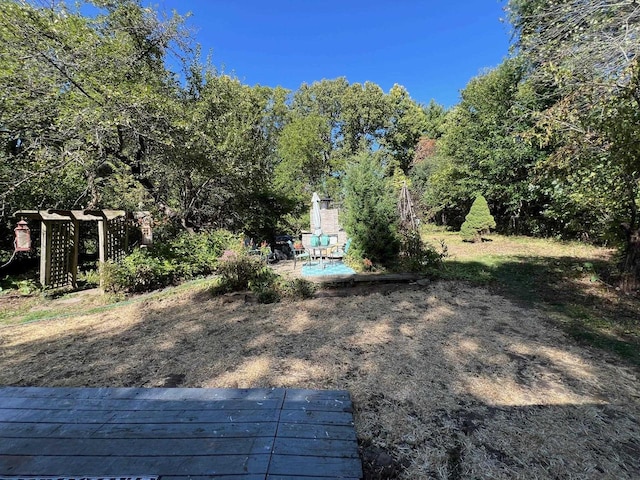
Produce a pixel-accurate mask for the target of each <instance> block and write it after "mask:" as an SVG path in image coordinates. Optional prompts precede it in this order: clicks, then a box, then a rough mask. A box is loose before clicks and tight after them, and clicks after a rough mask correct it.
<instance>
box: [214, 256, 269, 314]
mask: <svg viewBox="0 0 640 480" xmlns="http://www.w3.org/2000/svg"><path fill="white" fill-rule="evenodd" d="M216 271H217V273H218V275H219V276H220V279H219V283H218V285H217V286H216V287H214V289H213V292H214V293H227V292H236V291H242V290H251V291H252V292H253V293H254V294H256V296H257V298H258V301H260V302H261V303H273V302H276V301H278V300H279V299H280V295H279V292H278V288H277V283H276V282H277V279H278V275H277V274H276V273H275V272H274V271H273V270H272V269H271V268H270V267H269V266H268V265H266V264H265V263H264V262H263V261H262V259H261V258H260V257H257V256H253V255H248V254H247V253H246V252H245V251H240V252H236V251H234V250H227V251H225V252H224V253H223V254H222V256H221V257H220V259H219V261H218V267H217V270H216Z"/></svg>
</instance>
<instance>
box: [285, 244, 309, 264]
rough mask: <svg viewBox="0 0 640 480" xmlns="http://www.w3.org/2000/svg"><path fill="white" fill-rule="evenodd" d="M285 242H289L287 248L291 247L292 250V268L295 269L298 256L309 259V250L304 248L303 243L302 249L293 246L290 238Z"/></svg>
mask: <svg viewBox="0 0 640 480" xmlns="http://www.w3.org/2000/svg"><path fill="white" fill-rule="evenodd" d="M287 243H288V244H289V248H291V251H292V252H293V269H294V270H295V268H296V263H297V261H298V259H299V258H300V259H305V258H306V259H309V258H310V255H309V250H307V249H305V248H304V245H303V247H302V249H299V248H295V247H294V245H293V242H292V241H291V240H289V241H288V242H287ZM307 263H308V262H307ZM303 265H304V264H303Z"/></svg>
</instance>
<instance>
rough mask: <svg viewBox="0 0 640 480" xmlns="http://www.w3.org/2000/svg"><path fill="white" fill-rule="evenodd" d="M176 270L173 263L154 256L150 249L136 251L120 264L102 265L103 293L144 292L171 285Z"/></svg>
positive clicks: (107, 263) (108, 263)
mask: <svg viewBox="0 0 640 480" xmlns="http://www.w3.org/2000/svg"><path fill="white" fill-rule="evenodd" d="M176 270H177V269H176V265H175V263H172V262H171V261H169V260H167V259H165V258H160V257H156V256H154V253H153V251H152V250H151V249H137V250H134V251H133V253H131V254H130V255H127V256H126V257H125V258H124V259H123V260H122V261H121V262H120V263H117V264H116V263H113V262H106V263H103V264H102V265H101V267H100V275H101V278H102V286H103V288H104V289H105V291H108V292H145V291H148V290H153V289H156V288H161V287H165V286H167V285H170V284H172V283H173V282H174V280H175V279H176Z"/></svg>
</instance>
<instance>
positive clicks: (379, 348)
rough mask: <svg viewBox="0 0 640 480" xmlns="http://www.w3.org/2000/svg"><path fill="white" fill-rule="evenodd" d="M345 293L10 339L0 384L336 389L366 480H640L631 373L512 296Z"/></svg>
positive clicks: (442, 291) (80, 321) (409, 288)
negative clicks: (343, 392) (344, 399)
mask: <svg viewBox="0 0 640 480" xmlns="http://www.w3.org/2000/svg"><path fill="white" fill-rule="evenodd" d="M516 267H517V265H513V266H510V267H509V268H510V269H512V270H517V268H516ZM537 273H538V272H537V271H536V269H535V268H533V269H531V270H529V271H528V273H527V274H524V273H521V277H522V279H523V281H524V280H525V279H527V278H530V277H531V278H533V277H534V276H535V275H536V274H537ZM501 274H502V273H501V272H500V271H495V272H492V275H496V276H497V275H501ZM509 275H510V276H513V275H514V273H509ZM527 281H529V280H527ZM532 282H533V283H532V284H535V281H533V280H532ZM551 285H552V284H551V283H549V288H551ZM523 288H524V287H523ZM356 292H357V294H354V295H352V296H346V297H331V298H327V297H321V298H316V299H312V300H305V301H299V302H294V303H280V304H275V305H259V304H255V303H253V302H252V301H251V298H250V297H249V296H244V295H235V296H228V297H221V298H212V297H211V296H210V295H209V294H208V292H206V291H200V292H186V293H184V294H181V295H180V296H177V297H175V298H165V299H160V300H156V301H154V302H148V303H136V304H131V305H127V306H124V307H122V308H119V309H114V310H110V311H106V312H102V313H101V314H98V315H92V316H84V317H77V318H75V317H74V318H65V319H60V320H52V321H46V322H38V323H34V324H30V325H22V326H13V327H9V328H5V329H3V330H2V336H1V337H0V342H1V346H2V350H1V351H2V353H1V354H0V384H3V385H33V386H114V387H115V386H136V387H140V386H142V387H175V386H182V387H233V388H239V387H240V388H241V387H261V386H265V387H268V386H273V387H299V388H317V389H347V390H349V391H350V392H351V394H352V397H353V400H354V407H355V419H356V429H357V432H358V437H359V442H360V445H361V448H362V454H363V459H364V464H365V470H366V472H367V478H368V479H374V478H380V479H381V478H407V479H408V478H450V479H456V478H561V477H562V478H568V477H580V478H598V479H601V478H637V477H638V476H640V464H639V459H640V455H638V452H639V451H640V442H639V441H638V438H640V424H639V422H638V418H640V405H639V403H640V402H639V399H640V387H639V382H638V379H637V370H636V369H634V368H633V367H630V366H628V365H624V364H622V363H620V362H618V361H617V360H616V359H615V358H614V357H611V356H610V355H608V354H607V353H606V352H599V351H595V350H590V349H585V348H583V347H582V346H580V345H579V344H577V343H575V342H573V341H572V340H571V339H570V338H568V337H567V336H566V335H565V334H564V333H563V331H561V330H560V329H557V328H555V327H554V326H553V325H551V324H550V323H549V317H548V315H547V314H546V313H545V312H544V311H541V310H538V309H535V308H533V307H532V306H531V305H527V304H526V303H527V302H519V303H518V302H514V301H513V300H512V299H510V298H509V296H510V294H509V293H499V292H496V291H491V290H488V289H485V288H479V287H477V286H471V285H469V284H466V283H459V282H444V281H441V282H434V283H432V284H430V285H428V286H424V287H420V286H417V285H396V286H386V287H385V288H383V289H380V290H376V289H371V290H369V291H366V290H363V289H360V290H358V291H354V293H356ZM548 294H549V296H550V297H551V296H552V295H551V292H550V291H549V292H548ZM512 298H516V297H512Z"/></svg>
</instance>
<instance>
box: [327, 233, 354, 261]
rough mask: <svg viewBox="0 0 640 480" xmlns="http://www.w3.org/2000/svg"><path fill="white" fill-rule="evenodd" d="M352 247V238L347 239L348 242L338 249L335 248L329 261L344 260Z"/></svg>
mask: <svg viewBox="0 0 640 480" xmlns="http://www.w3.org/2000/svg"><path fill="white" fill-rule="evenodd" d="M349 247H351V239H350V238H349V239H347V242H346V243H345V244H344V245H343V246H342V248H340V249H338V250H334V251H332V252H331V253H330V254H329V261H330V262H331V263H333V261H334V260H342V259H343V258H344V256H345V255H346V254H347V252H348V251H349Z"/></svg>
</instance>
